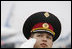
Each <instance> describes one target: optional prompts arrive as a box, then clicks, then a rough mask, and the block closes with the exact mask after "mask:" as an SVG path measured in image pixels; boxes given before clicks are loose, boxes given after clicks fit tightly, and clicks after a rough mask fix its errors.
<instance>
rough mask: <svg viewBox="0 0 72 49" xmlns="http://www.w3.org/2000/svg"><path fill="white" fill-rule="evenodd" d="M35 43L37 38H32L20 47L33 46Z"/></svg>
mask: <svg viewBox="0 0 72 49" xmlns="http://www.w3.org/2000/svg"><path fill="white" fill-rule="evenodd" d="M35 43H36V39H34V38H30V39H29V40H27V41H26V42H25V43H24V44H22V45H21V47H20V48H33V47H34V45H35Z"/></svg>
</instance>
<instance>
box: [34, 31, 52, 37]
mask: <svg viewBox="0 0 72 49" xmlns="http://www.w3.org/2000/svg"><path fill="white" fill-rule="evenodd" d="M38 34H41V35H47V36H52V35H51V34H49V33H45V32H43V33H39V32H38V33H35V35H38Z"/></svg>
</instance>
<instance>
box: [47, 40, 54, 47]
mask: <svg viewBox="0 0 72 49" xmlns="http://www.w3.org/2000/svg"><path fill="white" fill-rule="evenodd" d="M47 43H48V47H49V48H51V47H52V45H53V42H52V40H48V42H47Z"/></svg>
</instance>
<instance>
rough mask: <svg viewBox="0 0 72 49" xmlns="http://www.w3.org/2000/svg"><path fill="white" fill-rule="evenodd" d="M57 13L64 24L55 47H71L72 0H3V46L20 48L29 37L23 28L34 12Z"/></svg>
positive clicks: (54, 44)
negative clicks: (25, 35)
mask: <svg viewBox="0 0 72 49" xmlns="http://www.w3.org/2000/svg"><path fill="white" fill-rule="evenodd" d="M40 11H47V12H50V13H52V14H54V15H56V16H57V17H58V18H59V20H60V22H61V26H62V30H61V35H60V36H59V38H58V39H57V40H56V41H55V42H54V43H53V48H71V1H1V48H19V47H20V45H21V44H22V43H24V42H25V41H26V40H27V39H26V38H25V37H24V35H23V32H22V28H23V24H24V22H25V21H26V19H27V18H28V17H29V16H30V15H32V14H33V13H36V12H40Z"/></svg>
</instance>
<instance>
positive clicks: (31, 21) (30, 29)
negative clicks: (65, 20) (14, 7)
mask: <svg viewBox="0 0 72 49" xmlns="http://www.w3.org/2000/svg"><path fill="white" fill-rule="evenodd" d="M60 33H61V23H60V21H59V19H58V18H57V16H55V15H53V14H52V13H50V12H37V13H34V14H32V15H31V16H30V17H29V18H28V19H27V20H26V21H25V23H24V26H23V34H24V36H25V37H26V38H27V39H28V40H29V39H36V42H35V43H34V44H33V48H51V47H52V45H53V42H54V41H55V40H56V39H57V38H58V37H59V35H60ZM29 44H30V42H29ZM27 46H28V45H27Z"/></svg>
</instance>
